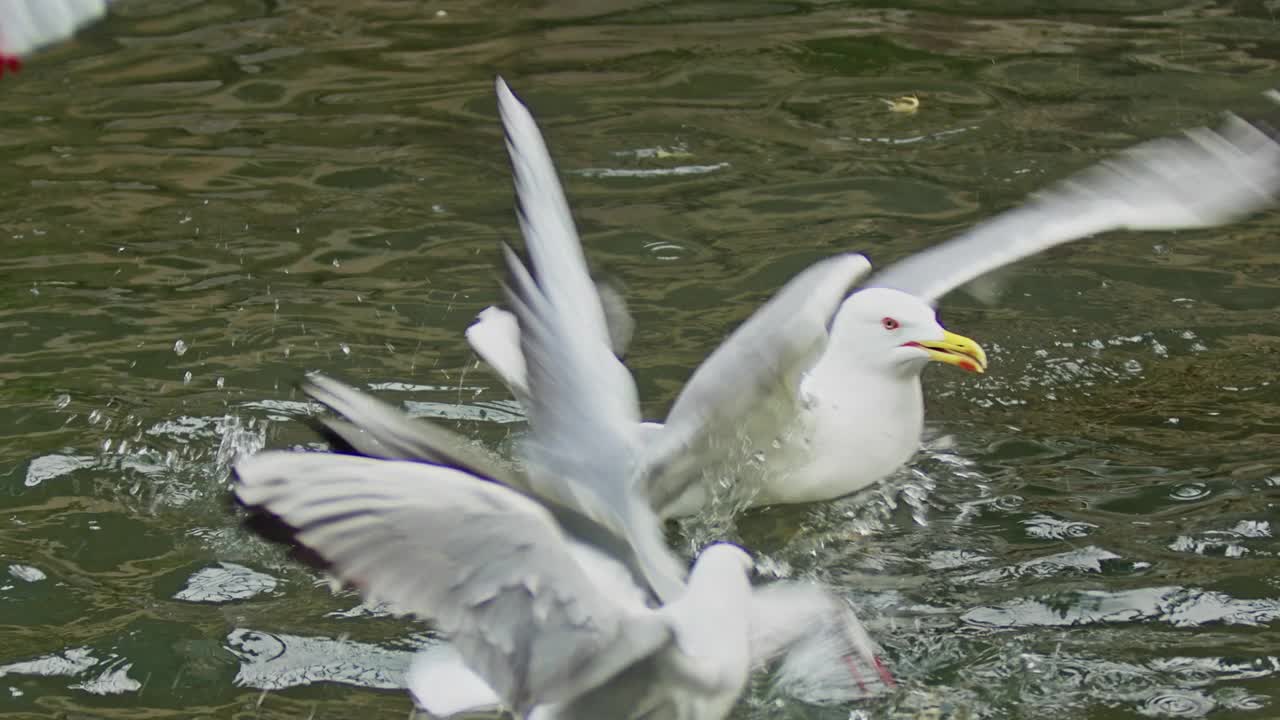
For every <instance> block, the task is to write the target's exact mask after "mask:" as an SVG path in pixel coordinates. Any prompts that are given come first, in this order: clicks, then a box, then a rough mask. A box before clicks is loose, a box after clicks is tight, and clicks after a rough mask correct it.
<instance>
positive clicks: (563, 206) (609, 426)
mask: <svg viewBox="0 0 1280 720" xmlns="http://www.w3.org/2000/svg"><path fill="white" fill-rule="evenodd" d="M497 93H498V109H499V111H500V113H501V115H502V123H503V127H504V128H505V130H506V135H507V151H508V153H509V154H510V156H511V166H512V170H513V172H514V176H515V187H516V195H517V206H518V208H519V215H520V229H521V231H522V233H523V234H524V239H525V245H526V247H527V249H528V252H529V258H530V263H529V265H528V266H526V265H525V264H524V262H522V261H521V259H520V258H519V257H518V256H517V255H516V254H515V253H514V252H513V251H512V250H511V249H510V248H506V249H505V254H506V260H507V267H508V270H509V279H508V283H507V300H508V305H509V306H510V307H511V312H512V313H513V314H514V315H515V317H516V322H517V325H518V327H519V331H520V338H519V341H520V354H521V355H522V356H523V358H524V362H525V370H526V374H527V375H526V391H527V396H526V398H525V400H526V401H527V403H528V404H527V405H526V410H527V412H528V414H529V429H530V435H529V437H528V438H527V439H526V442H525V445H524V457H525V460H526V463H527V466H528V473H529V478H530V482H531V484H532V485H533V490H534V492H535V493H537V494H538V495H539V496H541V497H550V498H553V499H555V500H557V501H559V502H561V503H563V504H565V505H568V506H569V507H573V508H575V509H577V510H580V511H581V512H583V513H584V514H586V515H587V516H588V517H591V518H592V519H594V520H596V521H597V522H600V523H602V524H604V525H606V526H607V527H610V528H612V529H614V530H615V531H616V532H618V533H619V534H620V535H622V536H624V537H625V538H626V539H627V541H628V542H630V544H631V546H632V547H633V548H634V550H635V556H636V558H637V560H638V561H639V563H640V566H641V568H642V569H643V571H644V575H645V578H646V580H647V581H648V584H649V586H650V587H651V588H652V589H653V591H654V592H655V593H656V594H657V595H658V597H659V598H661V599H663V600H664V601H670V600H671V599H673V598H674V597H675V596H677V595H678V594H680V593H681V592H682V591H683V589H684V578H685V574H686V571H685V568H684V566H683V564H682V563H681V562H680V561H679V560H678V559H677V558H676V556H675V555H674V554H673V553H672V552H671V551H670V549H668V548H667V546H666V541H665V538H664V537H663V535H662V526H661V524H660V523H659V521H658V519H657V517H656V516H654V514H653V512H652V511H651V510H650V508H649V506H648V503H647V501H646V500H645V498H644V497H642V496H641V495H640V494H639V493H638V492H637V486H636V478H637V476H638V472H637V469H638V465H637V462H638V447H639V445H640V432H641V430H640V403H639V399H638V397H637V395H636V387H635V381H634V380H633V379H632V377H631V373H630V371H628V370H627V368H626V366H624V365H623V364H622V362H621V361H620V360H619V359H618V357H617V355H616V354H615V352H614V347H615V340H617V341H619V342H621V338H619V337H618V336H619V333H618V331H617V329H615V330H614V331H612V332H611V330H610V322H609V320H608V314H607V313H606V310H605V308H604V305H603V303H602V301H601V295H600V294H599V292H598V290H597V287H596V285H595V283H594V282H592V280H591V276H590V274H589V272H588V270H587V265H586V260H585V259H584V258H583V256H582V247H581V243H580V241H579V239H578V234H577V230H576V229H575V228H574V226H573V219H572V218H571V217H570V215H569V207H568V204H567V202H566V201H565V198H564V191H563V190H562V189H561V187H560V181H559V179H558V178H557V177H556V171H555V166H554V164H553V163H552V162H551V156H550V155H549V154H548V153H547V147H546V144H545V143H544V142H543V139H542V134H541V133H540V132H539V130H538V126H537V124H536V123H535V122H534V120H533V117H532V116H531V115H530V114H529V110H528V109H527V108H526V107H525V106H524V105H522V104H521V103H520V101H519V100H517V99H516V97H515V96H514V95H512V94H511V91H510V90H509V89H508V88H507V85H506V83H505V82H503V80H502V79H501V78H499V79H498V80H497ZM615 314H616V310H615ZM613 324H614V325H615V326H616V325H618V322H617V321H616V320H615V322H614V323H613Z"/></svg>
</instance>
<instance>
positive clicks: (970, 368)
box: [960, 360, 978, 372]
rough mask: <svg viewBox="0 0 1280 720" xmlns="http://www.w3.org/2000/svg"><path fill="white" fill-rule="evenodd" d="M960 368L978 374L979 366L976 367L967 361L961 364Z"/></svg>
mask: <svg viewBox="0 0 1280 720" xmlns="http://www.w3.org/2000/svg"><path fill="white" fill-rule="evenodd" d="M960 368H961V369H963V370H968V371H969V372H978V366H977V365H974V364H973V363H971V362H969V361H968V360H966V361H964V362H962V363H960Z"/></svg>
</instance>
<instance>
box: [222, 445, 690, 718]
mask: <svg viewBox="0 0 1280 720" xmlns="http://www.w3.org/2000/svg"><path fill="white" fill-rule="evenodd" d="M236 474H237V475H238V477H239V482H238V484H237V485H236V487H235V492H236V494H237V495H238V496H239V497H240V499H241V500H242V501H243V502H244V503H245V504H246V505H250V506H256V507H261V508H263V509H265V510H267V511H269V512H271V513H273V514H275V515H277V516H279V517H280V518H281V519H282V520H284V521H285V522H287V523H288V524H290V525H292V526H293V527H294V528H296V529H297V530H298V539H299V540H300V541H301V542H302V543H304V544H305V545H307V546H308V547H309V548H311V549H312V550H314V551H316V552H317V553H319V554H320V555H321V556H322V557H324V558H325V559H326V560H328V561H329V562H330V563H331V564H332V566H333V569H334V571H335V572H336V573H337V575H338V576H339V577H341V578H342V579H343V580H345V581H347V582H350V583H352V584H354V585H356V586H357V587H359V588H360V589H361V590H362V592H363V593H364V595H365V596H366V597H367V598H368V599H370V600H374V601H384V602H388V603H390V605H391V606H392V607H394V608H396V609H397V610H398V611H400V612H408V613H413V614H415V615H418V616H419V617H423V618H429V619H432V620H434V621H436V622H437V623H439V625H440V627H441V628H442V629H443V630H444V631H445V632H447V633H449V635H450V636H451V638H452V640H453V642H454V644H455V647H456V648H457V649H458V652H459V654H461V655H462V657H463V658H464V659H465V660H466V661H467V664H468V666H469V667H470V668H471V669H472V670H474V671H475V672H476V674H477V675H479V676H480V677H482V678H483V679H484V680H485V682H487V683H488V684H489V685H490V687H492V688H493V689H494V691H495V692H497V694H498V695H499V697H501V698H502V700H503V701H504V702H505V703H506V704H507V705H508V707H510V708H512V709H513V710H516V711H517V712H518V713H523V712H524V711H526V710H528V709H529V707H530V706H531V705H532V704H534V703H546V702H557V701H560V700H564V699H566V698H571V697H573V696H575V695H576V694H578V693H580V692H583V691H584V690H586V689H589V688H591V687H594V686H595V685H597V684H599V683H600V682H602V681H604V680H605V679H607V678H609V677H611V676H612V675H613V674H615V673H617V672H619V671H621V670H622V669H624V668H626V667H627V666H629V665H630V664H632V663H633V662H635V661H636V660H638V659H640V658H644V657H646V656H648V655H649V654H650V653H652V652H654V651H655V650H656V649H658V648H660V647H662V646H663V645H664V644H665V643H667V642H668V641H669V639H670V637H671V633H670V630H669V628H668V627H667V625H666V624H665V623H664V622H662V621H661V620H660V619H659V618H658V617H657V616H656V615H652V614H649V613H645V612H639V613H636V612H632V611H631V610H630V609H626V608H623V607H621V606H619V605H618V603H616V602H615V601H614V600H613V597H612V596H613V592H614V591H612V590H611V589H610V588H606V587H597V586H596V585H595V583H593V580H595V581H596V582H598V579H597V578H594V577H593V578H589V577H588V576H587V575H586V574H585V573H584V572H583V570H582V568H581V566H580V565H578V563H577V562H576V561H575V560H574V558H573V556H572V554H571V553H570V546H569V545H568V544H567V542H566V540H565V538H564V536H563V535H562V534H561V532H560V530H559V528H557V527H556V525H555V523H554V522H553V521H552V519H551V517H550V516H549V515H548V514H547V512H546V511H545V510H544V509H543V508H542V507H541V506H539V505H538V504H537V503H535V502H533V501H531V500H529V499H527V498H525V497H523V496H521V495H519V494H517V493H514V492H511V491H510V490H507V489H505V488H503V487H501V486H499V485H496V484H494V483H490V482H482V481H479V480H477V479H476V478H474V477H472V476H470V475H467V474H466V473H462V472H459V471H457V470H453V469H450V468H440V467H434V466H430V465H423V464H420V463H411V462H397V461H390V460H373V459H369V458H362V457H353V456H349V455H334V454H331V453H295V452H265V453H260V454H258V455H255V456H252V457H250V458H248V459H246V460H243V461H241V462H239V463H237V465H236Z"/></svg>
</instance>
